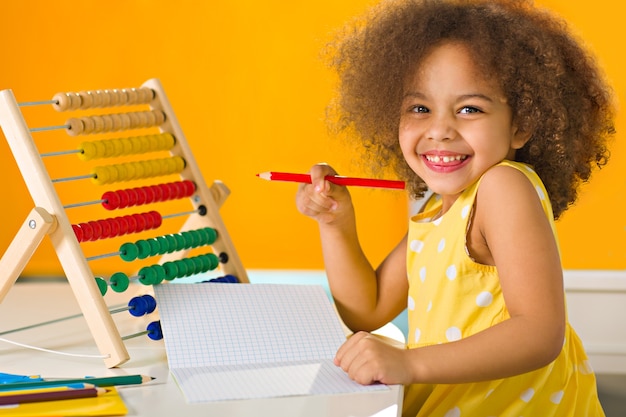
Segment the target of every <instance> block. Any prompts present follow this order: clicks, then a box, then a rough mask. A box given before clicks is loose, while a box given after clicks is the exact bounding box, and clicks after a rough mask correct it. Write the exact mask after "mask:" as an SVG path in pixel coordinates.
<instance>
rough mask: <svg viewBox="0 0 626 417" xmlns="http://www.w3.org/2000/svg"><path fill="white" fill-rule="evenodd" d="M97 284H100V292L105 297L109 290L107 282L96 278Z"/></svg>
mask: <svg viewBox="0 0 626 417" xmlns="http://www.w3.org/2000/svg"><path fill="white" fill-rule="evenodd" d="M96 284H98V289H99V290H100V295H104V294H106V293H107V289H108V288H109V286H108V285H107V283H106V281H105V280H103V279H102V278H100V277H96Z"/></svg>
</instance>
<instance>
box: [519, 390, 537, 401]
mask: <svg viewBox="0 0 626 417" xmlns="http://www.w3.org/2000/svg"><path fill="white" fill-rule="evenodd" d="M533 395H535V390H534V389H532V388H528V389H527V390H526V391H524V392H522V395H520V398H521V399H522V401H524V402H525V403H527V402H529V401H530V400H532V398H533Z"/></svg>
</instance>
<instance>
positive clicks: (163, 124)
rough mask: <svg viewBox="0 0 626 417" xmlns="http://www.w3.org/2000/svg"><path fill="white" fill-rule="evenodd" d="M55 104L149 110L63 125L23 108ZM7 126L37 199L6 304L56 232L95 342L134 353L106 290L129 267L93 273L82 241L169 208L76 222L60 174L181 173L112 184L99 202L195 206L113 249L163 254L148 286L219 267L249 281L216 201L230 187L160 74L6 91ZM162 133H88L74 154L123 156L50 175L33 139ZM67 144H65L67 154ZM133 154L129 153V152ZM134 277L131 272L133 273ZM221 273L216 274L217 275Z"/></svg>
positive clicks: (1, 102)
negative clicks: (202, 166) (111, 85)
mask: <svg viewBox="0 0 626 417" xmlns="http://www.w3.org/2000/svg"><path fill="white" fill-rule="evenodd" d="M26 104H29V105H34V104H51V105H52V106H53V107H54V108H55V110H57V111H85V110H86V111H93V110H90V109H96V108H104V107H117V106H121V107H131V108H135V107H137V106H141V107H147V108H148V109H147V110H141V111H132V112H126V113H111V114H100V115H87V116H84V115H83V116H80V117H72V118H70V119H68V120H67V121H66V123H65V124H64V125H60V126H53V127H47V128H33V129H29V128H28V127H27V124H26V122H25V119H24V117H23V114H22V112H21V110H20V107H22V106H23V105H26ZM0 126H1V127H2V130H3V132H4V135H5V137H6V140H7V142H8V143H9V146H10V148H11V151H12V153H13V156H14V157H15V160H16V162H17V165H18V168H19V170H20V171H21V173H22V176H23V178H24V181H25V183H26V186H27V188H28V190H29V192H30V195H31V196H32V199H33V201H34V208H33V209H32V211H31V212H30V213H29V215H28V216H27V217H26V221H25V222H24V223H23V224H22V226H21V228H20V229H19V231H18V233H17V234H16V236H15V238H14V239H13V241H12V243H11V244H10V246H9V247H8V249H7V250H6V252H5V254H4V256H3V257H2V259H0V271H2V276H0V302H2V300H3V299H4V297H5V296H6V294H7V293H8V291H9V290H10V288H11V287H12V285H13V284H14V283H15V281H16V280H17V278H18V277H19V275H20V274H21V273H22V271H23V270H24V268H25V266H26V265H27V264H28V262H29V261H30V259H31V257H32V256H33V254H34V253H35V251H36V250H37V248H38V246H39V244H40V242H41V241H42V239H43V238H44V236H46V235H48V236H50V240H51V243H52V246H53V247H54V250H55V252H56V254H57V256H58V258H59V261H60V264H61V266H62V268H63V270H64V272H65V274H66V276H67V280H68V282H69V284H70V286H71V288H72V290H73V292H74V295H75V297H76V299H77V302H78V304H79V306H80V309H81V311H82V313H83V315H84V317H85V320H86V322H87V325H88V326H89V329H90V331H91V333H92V335H93V338H94V340H95V342H96V345H97V347H98V349H99V351H100V353H101V354H102V356H104V357H105V359H104V362H105V365H106V366H107V367H115V366H118V365H120V364H122V363H124V362H126V361H127V360H128V359H129V354H128V351H127V349H126V347H125V345H124V343H123V340H122V339H123V338H122V337H121V336H120V334H119V332H118V330H117V328H116V326H115V323H114V322H113V320H112V318H111V313H110V312H109V310H108V309H107V306H106V304H105V301H104V298H103V295H104V293H105V292H106V289H107V286H110V287H112V288H113V289H114V290H116V291H118V292H120V291H123V290H125V288H126V287H127V286H128V282H129V278H128V275H127V274H125V273H122V272H120V273H116V274H113V275H112V276H111V279H110V280H109V281H108V282H107V281H106V280H105V279H103V278H101V277H96V276H95V275H94V273H93V272H92V270H91V268H90V266H89V264H88V261H89V259H88V258H87V257H86V256H85V255H84V253H83V251H82V249H81V243H82V242H86V241H93V240H98V239H112V238H117V237H118V236H123V235H129V234H131V233H139V232H143V231H145V230H155V229H157V228H159V227H160V226H161V223H162V221H163V219H164V217H165V216H162V215H161V214H160V213H159V212H157V211H150V212H143V213H134V214H129V215H125V216H118V217H113V218H103V219H100V220H94V221H87V222H82V223H74V224H72V223H71V221H70V219H69V217H68V214H67V212H66V208H68V206H67V205H66V206H63V205H62V204H61V199H60V197H59V194H58V192H57V190H56V188H55V183H56V182H61V181H65V180H68V181H69V180H80V179H90V180H91V181H92V182H94V183H96V184H98V185H108V184H112V183H115V182H123V181H133V180H144V179H146V178H155V177H159V176H168V175H169V176H171V175H179V176H180V179H181V180H180V181H175V182H170V183H161V184H157V185H149V186H140V187H133V188H128V189H125V190H116V191H106V192H105V193H103V194H102V199H101V201H100V202H101V203H102V206H103V208H104V209H106V210H112V209H123V208H127V207H131V206H140V205H143V204H150V203H158V202H161V201H164V200H167V199H174V198H188V199H189V201H190V202H191V204H192V206H193V208H194V210H193V211H191V212H188V213H182V214H180V215H188V218H187V219H186V221H185V222H184V225H183V226H182V229H180V231H179V232H178V233H175V234H167V235H163V236H158V237H153V238H148V239H140V240H138V241H137V242H135V243H132V242H126V243H124V244H123V245H121V246H120V247H119V248H120V249H119V251H117V252H113V254H114V255H115V254H118V255H119V256H121V257H123V258H124V260H126V261H132V260H133V259H136V258H137V257H139V258H140V259H144V258H147V257H149V256H157V255H158V256H160V258H159V260H158V262H157V263H155V264H154V265H151V266H145V267H143V268H141V269H140V270H139V272H138V275H136V276H135V277H134V278H135V279H137V280H139V281H140V282H141V283H143V284H146V285H152V284H158V283H160V282H161V281H163V279H165V280H172V279H174V278H179V277H182V276H189V275H193V274H198V273H204V272H206V271H208V270H213V269H215V268H217V267H218V266H219V268H220V269H221V271H223V272H224V274H225V277H220V279H221V278H224V279H226V280H227V281H236V282H243V283H247V282H248V277H247V274H246V271H245V269H244V268H243V266H242V263H241V261H240V259H239V257H238V255H237V252H236V251H235V247H234V245H233V243H232V241H231V239H230V237H229V235H228V232H227V230H226V226H225V224H224V222H223V220H222V218H221V217H220V214H219V207H220V206H221V205H222V203H223V202H224V200H225V199H226V198H227V196H228V195H229V190H228V188H227V187H226V186H225V185H224V184H223V183H221V182H219V181H216V182H214V183H213V185H212V186H211V188H208V187H207V185H206V183H205V181H204V179H203V177H202V174H201V172H200V170H199V168H198V166H197V165H196V162H195V160H194V157H193V154H192V152H191V149H190V147H189V145H188V143H187V141H186V139H185V136H184V135H183V132H182V130H181V128H180V126H179V124H178V121H177V119H176V117H175V115H174V112H173V110H172V107H171V106H170V103H169V101H168V99H167V97H166V95H165V92H164V90H163V88H162V86H161V83H160V82H159V81H158V80H157V79H151V80H148V81H147V82H145V83H144V84H143V85H142V86H141V87H139V88H131V89H121V90H91V91H82V92H78V93H60V94H57V95H55V96H54V97H53V99H52V100H47V101H45V102H31V103H22V104H18V103H17V102H16V100H15V97H14V95H13V93H12V91H11V90H3V91H0ZM157 128H158V130H159V132H160V133H158V134H151V135H145V136H134V137H126V138H114V139H107V140H93V141H86V142H83V143H81V144H80V146H79V147H78V149H77V150H76V151H75V153H77V154H78V156H79V157H80V159H81V160H85V161H87V160H89V161H90V160H95V159H99V158H122V161H124V162H121V163H118V164H112V165H100V166H95V167H93V168H92V169H91V171H90V173H89V174H86V175H81V176H76V177H72V178H66V179H57V180H52V179H51V177H50V175H49V173H48V170H47V168H46V165H45V164H44V161H43V159H42V154H40V153H39V150H38V147H37V145H36V143H35V141H34V140H33V137H32V135H31V132H36V131H41V130H51V129H59V130H61V129H63V130H65V131H66V132H67V133H68V134H69V135H70V136H76V135H89V134H97V133H108V132H118V131H125V130H130V129H157ZM148 152H169V155H168V157H167V158H158V159H150V160H142V161H131V162H127V160H128V155H141V154H143V153H148ZM62 153H63V152H60V154H62ZM124 158H126V159H124ZM202 246H208V247H211V248H212V252H211V253H208V254H204V255H199V256H194V257H188V258H186V256H187V255H188V254H189V252H190V250H192V249H195V248H197V247H202ZM131 280H132V278H131ZM216 280H217V279H216Z"/></svg>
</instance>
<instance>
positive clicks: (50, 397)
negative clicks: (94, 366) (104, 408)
mask: <svg viewBox="0 0 626 417" xmlns="http://www.w3.org/2000/svg"><path fill="white" fill-rule="evenodd" d="M104 393H106V390H105V389H104V388H98V387H94V388H84V389H68V390H62V391H42V392H34V393H30V394H15V395H4V396H1V397H0V405H8V404H24V403H34V402H41V401H58V400H70V399H76V398H89V397H97V396H98V395H101V394H104Z"/></svg>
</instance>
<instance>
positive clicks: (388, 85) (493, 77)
mask: <svg viewBox="0 0 626 417" xmlns="http://www.w3.org/2000/svg"><path fill="white" fill-rule="evenodd" d="M351 28H352V29H350V30H347V31H346V32H345V33H344V35H343V37H342V38H341V39H340V40H339V41H338V42H337V43H336V44H334V45H333V49H332V61H331V64H332V65H333V66H334V67H335V68H336V70H337V71H338V73H339V77H340V78H339V79H340V89H339V93H340V94H339V100H338V101H337V103H336V104H337V106H335V110H336V113H335V115H336V116H337V119H336V123H337V127H338V128H339V129H340V130H341V129H343V130H346V129H349V130H350V131H351V132H354V133H356V136H357V137H358V138H359V139H360V140H361V141H362V142H363V143H364V144H365V145H366V149H367V152H366V155H365V156H366V157H367V158H369V160H370V161H371V165H372V166H373V167H374V168H375V167H380V166H390V167H392V168H394V169H395V171H396V172H397V174H398V175H399V176H400V177H401V178H403V179H404V180H405V181H406V182H407V185H408V187H409V189H410V191H411V192H412V196H413V197H415V198H419V197H422V196H423V195H424V192H425V191H426V190H427V189H430V190H432V191H433V193H434V194H433V196H432V197H430V198H429V199H428V200H427V202H426V204H425V206H424V207H423V208H422V210H421V212H420V213H419V214H417V215H416V216H414V217H412V218H411V219H410V221H409V226H408V233H407V234H406V235H405V236H404V238H403V239H402V240H401V241H400V243H399V244H398V245H397V246H396V247H395V248H394V249H392V250H391V252H390V253H389V255H388V256H387V257H386V259H385V260H384V261H383V262H382V264H381V265H379V266H378V268H376V269H374V268H373V267H372V266H371V265H370V263H369V262H368V260H367V259H366V257H365V255H364V253H363V251H362V249H361V246H360V244H359V240H358V236H357V233H356V224H355V213H354V208H353V206H352V204H351V200H350V194H349V192H348V190H347V189H346V188H345V187H341V186H337V185H334V184H331V183H329V182H327V181H324V176H325V175H334V174H336V172H335V171H334V170H333V169H332V168H331V167H330V166H327V165H316V166H314V167H313V168H312V169H311V171H310V173H311V176H312V179H313V181H312V184H311V185H301V186H300V188H299V191H298V194H297V198H296V201H297V207H298V209H299V211H300V212H301V213H303V214H305V215H307V216H310V217H312V218H314V219H315V220H317V222H318V225H319V229H320V235H321V241H322V250H323V256H324V261H325V266H326V272H327V276H328V280H329V283H330V287H331V291H332V294H333V297H334V299H335V302H336V305H337V308H338V310H339V312H340V315H341V317H342V319H343V320H344V322H345V323H346V325H347V326H348V327H349V328H350V329H352V330H353V331H355V332H357V333H356V334H354V335H353V336H352V337H350V338H349V339H348V340H347V341H346V343H345V344H344V345H343V346H342V347H341V348H340V349H339V351H338V352H337V354H336V358H335V362H336V364H337V365H338V366H340V367H341V368H342V369H343V370H345V371H346V372H347V373H348V374H349V376H350V377H351V378H352V379H354V380H355V381H357V382H360V383H362V384H370V383H374V382H381V383H385V384H404V385H406V388H405V400H404V407H403V408H404V409H403V414H404V415H406V416H429V417H434V416H445V417H451V416H457V417H458V416H471V417H474V416H492V415H493V416H496V415H497V416H520V415H524V416H542V417H543V416H587V417H588V416H603V415H604V413H603V411H602V408H601V406H600V404H599V401H598V398H597V393H596V386H595V377H594V375H593V372H592V370H591V369H590V367H589V364H588V362H587V358H586V356H585V353H584V351H583V348H582V344H581V342H580V340H579V339H578V337H577V335H576V334H575V332H574V331H573V330H572V328H571V327H570V326H569V324H568V322H567V315H566V311H565V302H564V300H565V295H564V292H563V278H562V270H561V262H560V257H559V248H558V242H557V238H556V233H555V227H554V220H555V219H557V218H558V217H559V216H560V215H561V214H562V213H563V212H564V211H565V210H566V209H567V208H568V207H569V206H570V205H571V204H572V203H573V202H574V201H575V200H576V196H577V189H578V187H579V185H580V184H581V182H585V181H587V180H588V179H589V177H590V174H591V171H592V170H593V167H594V166H602V165H604V164H605V163H606V161H607V158H608V151H607V149H606V142H607V140H608V138H609V137H610V136H611V135H612V134H613V133H614V128H613V117H614V114H613V106H612V98H611V93H610V89H609V88H608V87H607V85H606V84H605V82H604V80H603V77H602V76H601V74H600V72H599V70H598V68H597V67H596V64H595V62H594V61H593V59H591V58H590V57H589V55H588V54H587V52H586V51H585V50H584V49H583V48H582V47H581V45H580V44H579V43H578V42H576V41H575V40H574V38H573V37H572V35H571V34H570V33H569V32H568V31H567V29H566V27H565V25H564V23H563V22H562V21H561V20H559V19H557V18H556V17H554V16H552V15H551V14H549V13H547V12H546V11H543V10H540V9H536V8H533V7H532V5H531V4H530V2H527V1H513V0H508V1H507V0H498V1H481V0H477V1H467V0H465V1H464V0H412V1H401V2H398V1H396V2H385V3H382V4H381V5H379V6H378V7H376V8H374V9H373V10H372V11H371V13H370V14H368V15H366V16H365V17H364V19H362V20H360V21H357V22H355V24H354V25H352V26H351ZM407 300H408V304H407ZM407 305H408V314H409V335H408V341H407V348H408V349H398V348H397V347H394V346H390V345H388V344H386V343H384V342H383V341H381V340H380V339H378V338H376V337H373V336H371V335H370V334H369V333H367V332H369V331H371V330H373V329H376V328H378V327H380V326H382V325H383V324H385V323H387V322H389V321H390V320H392V319H393V318H394V317H395V316H396V315H398V314H399V313H400V312H401V311H402V310H404V309H405V308H407Z"/></svg>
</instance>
